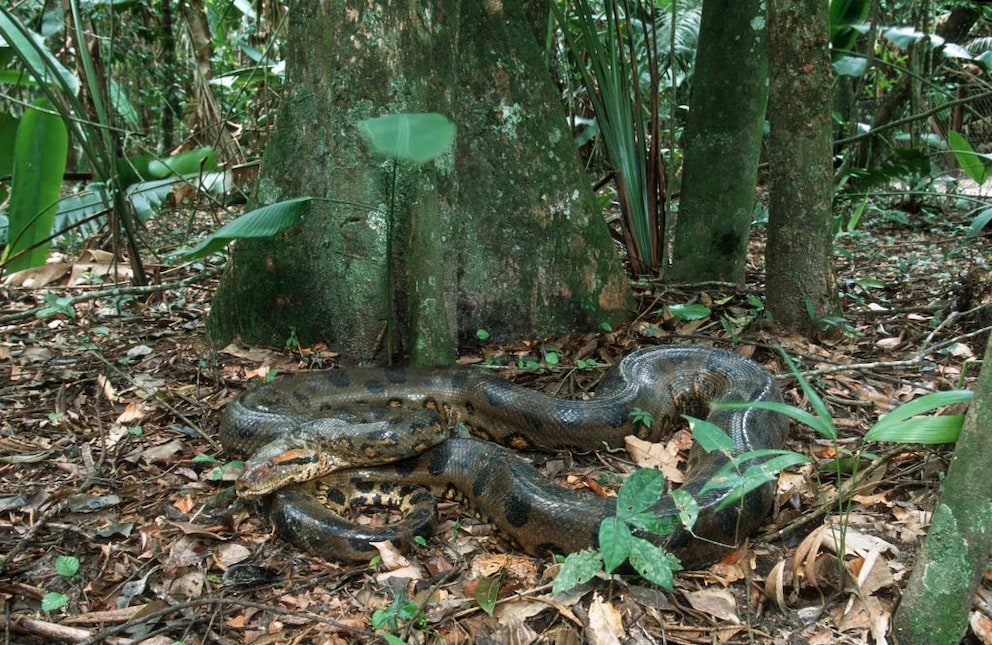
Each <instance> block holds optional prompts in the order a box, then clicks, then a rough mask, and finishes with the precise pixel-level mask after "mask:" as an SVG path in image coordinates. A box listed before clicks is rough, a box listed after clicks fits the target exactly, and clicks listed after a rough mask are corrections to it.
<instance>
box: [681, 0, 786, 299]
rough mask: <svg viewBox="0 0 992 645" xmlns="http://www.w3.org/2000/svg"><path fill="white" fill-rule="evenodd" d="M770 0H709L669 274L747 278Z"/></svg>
mask: <svg viewBox="0 0 992 645" xmlns="http://www.w3.org/2000/svg"><path fill="white" fill-rule="evenodd" d="M764 6H765V3H764V0H706V1H705V2H704V3H703V13H702V17H701V19H700V25H699V48H698V50H697V52H696V67H695V74H694V76H693V85H692V97H691V98H690V100H689V121H688V123H687V124H686V132H685V164H684V166H683V170H682V196H681V200H680V201H679V211H678V224H677V226H676V230H675V245H674V252H673V256H672V266H671V268H670V270H669V273H668V277H669V279H671V280H673V281H675V282H691V281H699V280H725V281H730V282H735V283H738V284H741V285H743V283H744V264H745V260H746V258H747V244H748V239H749V237H750V230H751V219H752V213H753V212H754V184H755V180H756V177H757V172H758V159H759V157H760V154H761V139H762V130H763V128H762V125H763V124H764V119H765V106H766V102H767V99H768V85H767V83H768V56H767V48H766V44H765V16H764V11H765V9H764Z"/></svg>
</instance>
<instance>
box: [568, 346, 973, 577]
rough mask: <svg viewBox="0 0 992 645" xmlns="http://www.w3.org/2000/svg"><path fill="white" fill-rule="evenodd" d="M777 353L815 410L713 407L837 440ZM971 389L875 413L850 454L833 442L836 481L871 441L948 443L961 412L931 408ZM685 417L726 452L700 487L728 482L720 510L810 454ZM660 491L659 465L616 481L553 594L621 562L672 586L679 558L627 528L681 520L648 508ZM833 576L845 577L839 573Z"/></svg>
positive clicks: (659, 531) (683, 497) (685, 498)
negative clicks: (591, 538) (764, 416)
mask: <svg viewBox="0 0 992 645" xmlns="http://www.w3.org/2000/svg"><path fill="white" fill-rule="evenodd" d="M781 353H782V357H783V360H784V361H785V362H786V364H787V365H788V367H789V369H790V371H791V372H792V374H793V375H794V376H795V377H796V379H797V381H798V382H799V384H800V386H801V388H802V390H803V393H804V394H805V395H806V398H807V400H808V401H809V404H810V407H811V408H812V409H813V411H812V412H808V411H806V410H803V409H801V408H798V407H796V406H793V405H788V404H786V403H778V402H772V401H761V402H755V401H750V402H748V401H744V402H718V403H713V404H712V405H713V407H714V408H723V409H738V408H761V409H766V410H771V411H773V412H776V413H779V414H784V415H785V416H787V417H789V418H790V419H792V420H794V421H797V422H799V423H802V424H804V425H806V426H809V427H810V428H812V429H813V430H815V431H816V432H817V433H818V434H819V435H820V436H822V437H824V438H825V439H829V440H831V441H834V442H836V441H837V439H838V433H837V427H836V425H835V423H834V421H833V418H832V416H831V415H830V412H829V410H828V409H827V406H826V404H825V403H824V401H823V399H822V398H820V396H819V395H818V394H817V392H816V390H815V389H813V386H812V385H811V384H810V383H809V381H808V380H807V379H806V378H805V377H804V376H803V375H802V374H801V373H800V372H799V370H798V368H797V366H796V364H795V363H794V362H793V361H792V359H791V358H790V357H789V356H788V355H787V354H786V353H785V352H784V351H783V352H781ZM972 396H973V393H972V392H971V391H968V390H949V391H944V392H934V393H931V394H927V395H924V396H921V397H919V398H917V399H914V400H912V401H909V402H908V403H904V404H902V405H900V406H898V407H897V408H895V409H894V410H892V411H891V412H890V413H888V414H886V415H884V416H882V417H880V418H879V419H878V421H876V422H875V424H874V425H872V427H871V428H870V429H869V431H868V432H867V433H866V434H865V436H864V438H863V439H862V441H861V443H860V445H859V447H858V448H857V450H855V451H854V452H853V453H851V452H849V451H846V450H845V449H843V448H841V447H840V446H838V458H837V459H835V460H834V462H833V463H834V469H835V474H836V476H837V479H838V481H840V480H841V478H842V477H843V476H844V475H849V476H850V477H851V478H852V479H853V478H855V477H856V476H857V467H858V463H859V462H860V460H861V458H863V457H869V458H873V456H872V455H870V454H868V453H865V452H864V447H865V445H866V444H867V443H869V442H874V441H878V442H887V443H919V444H947V443H953V442H954V441H956V440H957V437H958V433H959V432H960V430H961V425H962V423H963V421H964V415H963V414H945V415H931V414H930V413H932V412H933V411H935V410H938V409H940V408H944V407H947V406H951V405H956V404H959V403H965V402H968V401H970V400H971V398H972ZM686 418H687V420H688V421H689V422H690V425H691V428H692V434H693V437H694V439H695V440H696V441H697V442H699V444H700V446H701V447H702V448H703V449H705V450H706V451H707V452H709V451H713V450H719V451H721V452H723V453H724V454H725V455H727V456H728V461H727V463H726V464H725V465H724V466H723V467H722V468H721V469H720V470H719V471H717V472H716V473H715V474H714V475H713V477H712V478H711V479H710V481H709V482H707V483H706V484H705V485H704V486H703V488H702V489H701V490H700V492H701V493H706V492H709V491H712V490H715V489H730V493H729V494H728V495H726V496H725V497H724V498H723V499H722V501H721V502H720V505H719V506H718V509H719V508H724V507H726V506H728V505H731V504H737V503H740V501H741V500H742V498H743V497H744V496H745V495H747V494H748V493H749V492H751V491H753V490H754V489H756V488H758V487H761V486H765V485H767V484H769V483H770V482H773V481H775V480H776V479H777V477H778V474H779V473H780V472H781V471H783V470H785V469H787V468H790V467H792V466H795V465H798V464H801V463H805V462H808V461H809V457H807V456H806V455H804V454H801V453H798V452H795V451H791V450H778V449H775V450H754V451H748V452H745V453H742V454H739V455H733V450H734V441H733V439H731V437H730V436H729V435H727V433H726V431H725V430H723V428H720V427H719V426H717V425H715V424H712V423H709V422H707V421H703V420H700V419H694V418H691V417H686ZM640 421H641V422H642V423H646V424H648V425H649V424H650V419H644V418H641V419H640ZM852 457H853V459H852ZM851 463H853V464H854V466H853V471H852V470H851V468H850V464H851ZM663 493H664V478H663V476H662V474H661V472H660V471H658V470H655V469H651V468H642V469H640V470H637V471H635V472H634V473H633V474H631V475H630V476H629V477H628V478H627V479H626V480H625V481H624V483H623V484H622V485H621V487H620V491H619V493H618V495H617V512H616V515H615V516H614V517H609V518H606V519H605V520H604V521H603V522H602V524H601V526H600V531H599V546H598V547H597V548H596V549H586V550H583V551H579V552H576V553H572V554H570V555H568V556H567V557H566V558H565V560H564V563H563V565H562V569H561V572H560V573H559V574H558V577H557V578H556V579H555V582H554V586H553V590H552V593H562V592H565V591H567V590H569V589H571V588H573V587H575V586H576V585H579V584H582V583H584V582H587V581H589V580H590V579H592V578H593V577H594V576H595V575H597V574H598V573H600V572H604V573H606V574H612V573H613V572H614V571H616V569H617V568H618V567H619V566H620V565H622V564H623V563H624V562H628V563H629V564H630V565H631V567H632V568H633V569H634V570H635V571H636V572H637V573H638V574H639V575H641V577H643V578H644V579H645V580H647V581H649V582H652V583H654V584H657V585H658V586H659V587H661V588H662V589H664V590H666V591H669V592H671V591H672V589H673V588H672V576H673V574H674V573H675V572H677V571H679V570H681V563H680V562H679V561H678V559H677V558H676V557H675V556H674V555H672V554H671V553H668V552H666V551H665V550H664V549H661V548H660V547H657V546H656V545H654V544H652V543H651V542H649V541H648V540H645V539H643V538H639V537H637V536H635V535H633V533H632V532H631V528H632V527H634V528H638V529H643V530H646V531H649V532H651V533H654V534H656V535H659V536H666V535H670V534H671V533H672V532H673V531H675V530H676V529H677V528H678V524H674V523H671V522H661V521H660V518H658V517H657V516H656V515H655V514H654V513H653V511H652V509H653V508H654V506H655V505H656V504H657V503H658V501H659V500H660V499H661V496H662V494H663ZM672 497H673V498H674V501H675V505H676V507H677V508H678V509H679V516H678V523H680V524H681V526H682V527H683V528H684V529H685V530H687V531H689V532H690V533H691V532H692V528H693V526H694V524H695V522H696V519H697V517H698V514H699V509H698V505H697V503H696V502H695V500H694V499H693V498H692V497H691V496H690V495H689V494H688V493H684V492H681V491H680V490H679V489H676V490H675V491H673V492H672ZM836 503H837V509H836V510H837V511H838V512H839V513H840V515H841V524H840V531H841V535H840V543H841V545H842V546H841V548H842V549H843V543H844V538H845V533H846V528H847V518H848V515H849V513H850V504H851V502H850V501H849V500H845V498H844V497H843V496H838V497H837V500H836ZM669 519H671V518H669ZM728 546H731V545H728ZM838 564H839V566H841V567H842V566H843V561H842V560H839V561H838ZM838 579H841V580H842V579H843V576H841V577H839V578H838Z"/></svg>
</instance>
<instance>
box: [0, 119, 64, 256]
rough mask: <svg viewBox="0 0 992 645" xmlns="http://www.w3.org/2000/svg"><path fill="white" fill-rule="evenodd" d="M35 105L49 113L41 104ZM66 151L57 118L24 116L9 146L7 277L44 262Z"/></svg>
mask: <svg viewBox="0 0 992 645" xmlns="http://www.w3.org/2000/svg"><path fill="white" fill-rule="evenodd" d="M35 106H37V107H38V108H45V109H51V105H50V104H48V103H47V102H46V101H43V100H41V101H37V102H36V103H35ZM68 149H69V135H68V133H67V132H66V129H65V124H64V123H63V122H62V119H60V118H59V117H57V116H54V115H52V114H48V113H46V112H42V111H41V110H40V109H29V110H27V111H26V112H25V113H24V117H23V118H22V119H21V123H20V125H19V126H18V127H17V135H16V138H15V141H14V164H13V173H14V177H13V179H12V181H11V189H10V203H9V205H8V209H7V215H8V217H9V218H10V222H9V226H10V230H9V232H8V237H7V239H8V243H9V246H8V248H7V253H6V257H9V258H12V259H11V260H10V262H9V264H8V265H7V270H8V271H10V272H14V271H20V270H21V269H29V268H31V267H36V266H41V265H43V264H44V263H45V261H46V260H47V259H48V247H49V246H50V243H49V242H46V241H45V240H46V239H47V238H48V237H49V236H50V235H51V234H52V223H53V222H54V221H55V212H56V210H57V208H58V201H59V193H60V192H61V190H62V173H63V172H64V171H65V160H66V153H67V152H68ZM32 247H33V248H32ZM28 249H31V250H28ZM21 252H23V255H20V257H15V256H16V255H17V254H18V253H21Z"/></svg>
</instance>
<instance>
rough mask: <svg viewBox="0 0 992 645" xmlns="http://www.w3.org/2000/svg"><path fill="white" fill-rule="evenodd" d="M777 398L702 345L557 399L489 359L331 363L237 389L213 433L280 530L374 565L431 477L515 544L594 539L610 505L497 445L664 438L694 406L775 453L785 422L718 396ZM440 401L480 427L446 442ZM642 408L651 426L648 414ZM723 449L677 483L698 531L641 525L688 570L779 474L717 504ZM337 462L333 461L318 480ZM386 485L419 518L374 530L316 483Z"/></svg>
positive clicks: (642, 357) (642, 361)
mask: <svg viewBox="0 0 992 645" xmlns="http://www.w3.org/2000/svg"><path fill="white" fill-rule="evenodd" d="M779 400H781V394H780V392H779V389H778V387H777V385H776V384H775V382H774V379H773V377H772V376H771V374H770V373H769V372H767V371H766V370H765V369H764V368H762V367H761V366H760V365H758V364H757V363H754V362H753V361H751V360H749V359H746V358H744V357H742V356H740V355H737V354H734V353H731V352H727V351H723V350H718V349H711V348H706V347H700V346H685V347H654V348H646V349H641V350H638V351H635V352H633V353H631V354H629V355H627V356H626V357H625V358H624V359H623V360H622V361H620V363H619V364H618V365H617V366H615V367H614V368H613V370H612V371H611V372H610V373H609V374H608V375H607V377H605V378H604V379H603V384H602V385H601V386H600V388H599V390H598V391H597V393H596V395H595V396H593V397H592V398H590V399H587V400H566V399H558V398H555V397H552V396H548V395H546V394H543V393H540V392H537V391H535V390H531V389H528V388H525V387H521V386H517V385H514V384H512V383H510V382H509V381H507V380H505V379H503V378H501V377H499V376H497V375H495V374H493V373H492V371H491V370H486V369H484V368H480V367H454V368H438V369H414V368H409V369H404V368H350V369H334V370H326V371H319V372H302V373H297V374H292V375H288V376H283V377H280V378H277V379H275V380H273V381H272V382H270V383H267V384H264V385H261V386H258V387H256V388H254V389H250V390H248V391H246V392H244V393H243V394H241V395H240V396H239V397H238V398H236V399H235V400H234V401H233V402H232V403H231V404H230V405H229V406H228V407H227V408H226V410H225V414H224V417H223V420H222V422H221V426H220V439H221V443H222V444H223V445H224V446H225V448H226V449H228V450H232V451H235V452H239V453H242V454H246V455H253V457H252V459H250V460H249V461H248V464H247V468H246V472H245V474H244V475H243V476H242V480H240V481H239V482H238V484H237V485H238V487H239V489H240V491H239V492H240V493H241V494H242V495H244V496H246V497H249V498H251V497H263V498H264V499H265V500H266V503H267V510H268V514H269V517H270V519H271V521H272V522H273V524H274V525H275V527H276V530H277V531H278V532H279V533H280V535H282V536H283V537H284V538H286V539H287V540H288V541H289V542H290V543H292V544H294V545H295V546H297V547H299V548H302V549H304V550H307V551H310V552H313V553H315V554H317V555H319V556H322V557H325V558H328V559H336V560H367V559H368V558H369V557H371V556H372V555H374V554H375V553H376V551H375V550H374V549H373V548H372V547H371V546H370V545H369V544H368V542H369V541H375V540H393V541H394V542H406V541H408V540H410V539H412V537H413V534H414V533H423V532H425V531H426V530H428V528H429V524H430V521H431V517H430V515H431V512H432V511H431V508H432V506H431V505H432V504H433V495H432V494H429V493H427V492H424V489H423V487H424V486H427V487H429V488H430V489H431V490H433V491H456V492H457V493H458V494H459V495H460V496H461V497H464V498H465V499H467V501H468V503H469V504H470V505H471V507H472V508H473V509H474V510H475V511H476V512H477V513H479V514H480V515H482V516H484V517H486V518H488V519H489V520H490V521H491V522H493V524H495V526H496V527H497V529H498V530H499V531H500V532H501V533H502V534H503V535H504V536H505V537H507V538H509V539H510V540H511V541H512V542H514V543H515V544H516V545H517V546H519V547H520V548H521V549H522V550H524V551H526V552H528V553H531V554H539V555H546V554H548V553H570V552H573V551H576V550H580V549H583V548H588V547H591V546H595V545H596V542H597V535H598V530H599V525H600V522H601V521H602V519H603V518H605V517H608V516H610V515H613V514H614V513H615V507H616V500H615V499H613V498H608V497H597V496H595V495H593V494H591V493H589V492H588V491H575V490H569V489H565V488H562V487H559V486H556V485H554V484H553V483H551V482H550V481H549V480H548V479H546V478H545V477H544V476H542V475H541V474H540V473H538V471H537V470H536V469H535V468H534V467H533V466H531V465H530V463H529V462H527V461H526V460H524V459H523V458H522V457H520V456H518V455H517V454H516V453H514V452H513V451H512V450H510V449H509V448H507V447H504V446H510V447H513V448H525V449H543V450H551V451H554V450H578V451H591V450H597V449H601V448H603V447H610V448H616V447H622V446H623V445H624V437H625V436H627V435H635V436H637V437H640V438H642V439H646V440H651V441H658V440H660V439H661V438H662V437H663V436H665V435H666V434H667V433H669V432H671V430H673V429H674V428H676V427H678V426H679V425H680V424H681V423H682V415H686V414H688V415H691V416H694V417H697V418H703V419H706V420H708V421H710V422H713V423H715V424H716V425H718V426H720V427H721V428H723V429H724V430H725V431H726V432H727V433H728V434H729V436H730V437H731V438H732V439H733V441H734V446H735V448H734V451H733V454H735V455H736V454H741V453H744V452H747V451H751V450H758V449H777V448H781V447H782V445H783V443H784V441H785V438H786V432H787V422H786V420H785V418H784V417H782V416H781V415H779V414H777V413H773V412H770V411H768V410H763V409H759V408H756V407H751V408H738V409H715V408H713V407H712V406H710V403H712V402H716V401H779ZM441 412H443V413H444V414H445V416H446V417H448V418H450V417H451V416H454V417H456V418H457V419H459V420H461V421H464V422H465V423H466V424H467V425H468V426H470V428H471V429H472V434H473V436H474V437H480V438H447V436H448V430H447V428H446V427H445V425H444V423H442V418H441V416H440V413H441ZM648 418H650V419H652V420H653V421H652V422H650V427H648V426H646V425H644V423H643V422H644V420H645V419H648ZM727 460H728V456H727V455H726V454H724V453H721V452H719V451H713V452H704V451H703V450H701V449H700V448H698V446H697V447H695V448H693V450H692V452H691V453H690V455H689V466H688V470H687V473H686V481H685V483H684V484H683V486H682V488H683V489H684V490H686V491H687V492H689V493H690V494H691V495H692V496H693V497H694V498H695V499H696V501H697V503H698V505H699V510H700V512H699V518H698V520H697V522H696V525H695V527H694V529H693V534H690V533H689V532H687V531H685V530H683V529H678V530H676V531H675V532H674V533H673V534H672V535H669V536H667V537H665V538H659V537H657V536H653V535H643V537H646V538H647V539H651V540H652V541H653V542H655V543H657V544H660V545H661V546H663V547H665V548H667V549H668V550H669V551H671V552H672V553H674V554H675V555H676V556H678V557H679V558H680V559H681V560H682V563H683V565H684V566H686V567H698V566H703V565H706V564H709V563H711V562H713V561H714V560H716V559H718V558H719V557H720V556H721V555H722V554H724V553H726V552H727V551H728V550H729V549H732V548H733V547H734V546H735V545H738V544H740V542H741V541H742V540H743V539H744V538H745V537H747V535H749V534H750V533H751V532H753V531H754V530H755V529H756V528H757V527H758V526H759V524H760V523H761V522H762V521H763V519H764V517H765V515H766V514H767V513H768V511H769V509H770V507H771V504H772V501H773V495H774V491H773V490H772V488H771V486H770V485H765V486H762V487H760V488H757V489H755V490H753V491H752V492H750V493H748V494H747V495H746V496H745V497H744V498H743V499H742V500H741V501H740V502H735V503H734V504H729V505H724V506H720V501H721V500H722V499H723V498H724V497H725V496H726V495H727V493H728V491H727V490H726V489H716V490H713V491H708V492H705V493H703V492H701V491H702V487H703V485H704V484H705V483H706V482H707V481H708V480H709V479H710V478H711V477H712V476H713V474H714V473H716V472H717V471H718V470H719V469H720V468H721V467H722V466H723V465H724V464H726V462H727ZM383 461H389V462H391V463H381V462H383ZM342 468H344V470H340V469H342ZM330 471H336V472H334V473H333V474H330V475H325V473H327V472H330ZM380 490H385V491H386V492H388V493H391V495H392V497H400V498H403V497H406V498H409V501H410V503H411V504H413V508H414V510H413V511H412V512H411V516H410V517H407V518H405V519H404V520H403V521H402V522H399V523H397V524H395V525H387V526H385V527H381V528H373V529H365V528H361V527H357V526H354V525H352V524H351V523H350V522H348V521H346V520H344V519H343V518H342V517H341V516H339V515H338V514H337V513H335V512H334V511H332V510H330V509H328V508H327V506H325V505H324V504H323V503H321V502H318V501H317V499H316V498H315V495H317V494H320V493H321V491H323V494H324V495H325V496H326V497H327V498H329V499H331V500H332V501H337V502H338V503H339V504H343V505H347V504H348V503H349V501H353V500H355V499H360V500H361V501H362V502H367V503H375V502H376V501H378V500H379V497H378V495H379V493H378V492H377V491H380ZM342 491H345V492H342ZM347 491H353V492H354V496H355V497H354V498H352V497H349V495H351V494H352V493H350V492H347ZM654 511H655V512H656V513H657V514H658V515H659V516H661V517H662V518H664V519H668V520H672V521H674V518H676V517H677V514H678V510H677V508H676V506H675V504H674V501H673V499H672V497H671V496H670V495H666V496H664V497H663V498H662V499H661V500H660V502H659V503H658V504H657V506H656V507H655V509H654Z"/></svg>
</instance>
